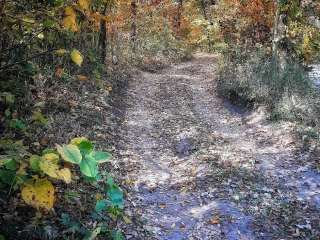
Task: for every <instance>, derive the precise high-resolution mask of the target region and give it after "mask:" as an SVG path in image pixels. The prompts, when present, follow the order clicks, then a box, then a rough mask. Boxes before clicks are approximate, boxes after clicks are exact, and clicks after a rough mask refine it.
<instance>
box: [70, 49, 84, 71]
mask: <svg viewBox="0 0 320 240" xmlns="http://www.w3.org/2000/svg"><path fill="white" fill-rule="evenodd" d="M70 57H71V60H72V61H73V62H74V63H75V64H77V65H78V66H79V67H80V66H81V64H82V62H83V57H82V55H81V53H80V52H79V51H78V50H77V49H73V50H72V51H71V53H70Z"/></svg>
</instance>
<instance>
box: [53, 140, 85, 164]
mask: <svg viewBox="0 0 320 240" xmlns="http://www.w3.org/2000/svg"><path fill="white" fill-rule="evenodd" d="M57 151H58V153H59V154H60V155H61V157H62V158H63V160H65V161H67V162H71V163H75V164H80V163H81V160H82V155H81V152H80V150H79V148H78V147H77V146H75V145H72V144H68V145H63V146H62V147H61V146H59V145H57Z"/></svg>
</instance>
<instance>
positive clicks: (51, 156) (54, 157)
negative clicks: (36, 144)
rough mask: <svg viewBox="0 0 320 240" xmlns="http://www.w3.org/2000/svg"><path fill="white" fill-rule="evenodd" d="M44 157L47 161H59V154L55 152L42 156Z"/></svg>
mask: <svg viewBox="0 0 320 240" xmlns="http://www.w3.org/2000/svg"><path fill="white" fill-rule="evenodd" d="M42 159H44V160H45V161H49V162H53V163H55V164H57V163H58V161H59V155H58V154H55V153H47V154H45V155H43V156H42Z"/></svg>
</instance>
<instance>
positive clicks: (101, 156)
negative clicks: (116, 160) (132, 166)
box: [92, 151, 112, 163]
mask: <svg viewBox="0 0 320 240" xmlns="http://www.w3.org/2000/svg"><path fill="white" fill-rule="evenodd" d="M92 155H93V157H94V159H95V160H96V162H98V163H103V162H107V161H108V160H110V158H111V157H112V155H111V153H108V152H101V151H95V152H93V153H92Z"/></svg>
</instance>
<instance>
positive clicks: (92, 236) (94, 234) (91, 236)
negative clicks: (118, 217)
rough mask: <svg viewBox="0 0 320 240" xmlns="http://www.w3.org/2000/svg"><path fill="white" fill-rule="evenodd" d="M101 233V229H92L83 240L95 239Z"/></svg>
mask: <svg viewBox="0 0 320 240" xmlns="http://www.w3.org/2000/svg"><path fill="white" fill-rule="evenodd" d="M100 232H101V227H97V228H96V229H94V230H93V231H92V232H89V233H88V234H87V235H86V236H85V237H84V239H83V240H94V239H96V237H97V236H98V235H99V234H100Z"/></svg>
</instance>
